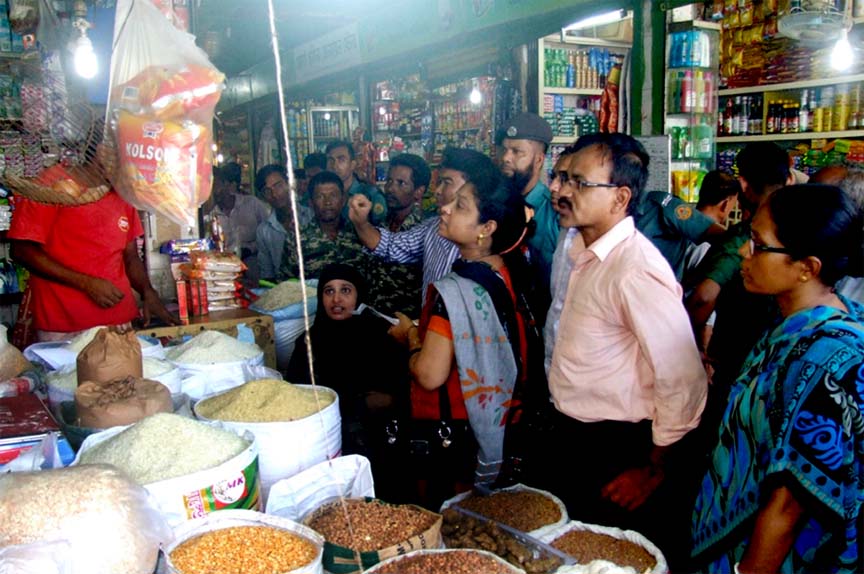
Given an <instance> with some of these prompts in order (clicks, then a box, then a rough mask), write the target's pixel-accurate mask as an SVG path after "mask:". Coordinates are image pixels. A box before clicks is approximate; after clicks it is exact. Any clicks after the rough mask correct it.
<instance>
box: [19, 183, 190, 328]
mask: <svg viewBox="0 0 864 574" xmlns="http://www.w3.org/2000/svg"><path fill="white" fill-rule="evenodd" d="M143 233H144V229H143V227H142V226H141V220H140V218H139V217H138V213H137V212H136V211H135V209H134V208H133V207H132V206H130V205H129V204H128V203H126V202H125V201H123V199H121V198H120V196H119V195H117V194H116V193H115V192H113V191H112V192H110V193H108V194H106V195H105V197H103V198H102V199H100V200H98V201H94V202H93V203H88V204H86V205H79V206H72V207H69V206H60V205H47V204H43V203H37V202H34V201H30V200H28V199H25V198H19V199H17V200H16V202H15V212H14V216H13V217H12V228H11V229H10V231H9V238H10V239H13V240H14V241H13V243H12V257H13V258H14V259H15V261H17V262H18V263H20V264H22V265H24V266H25V267H27V268H28V269H29V270H30V273H31V279H30V289H31V295H32V303H31V308H32V310H33V322H34V325H33V326H34V327H35V328H36V330H37V337H38V338H39V339H40V340H56V339H62V338H68V337H71V336H72V335H74V334H76V333H78V332H80V331H83V330H85V329H89V328H90V327H95V326H98V325H126V324H128V323H130V322H131V321H132V320H133V319H135V318H136V317H138V306H137V304H136V302H135V298H134V297H133V295H132V289H135V290H136V291H137V292H138V293H139V295H141V300H142V303H143V305H142V307H143V319H144V325H147V324H149V322H150V316H151V314H153V315H156V316H157V317H159V318H160V319H162V320H163V321H165V322H166V323H169V324H173V323H175V322H176V320H175V319H174V318H173V317H172V316H171V314H170V313H168V311H167V310H166V309H165V307H164V305H162V302H161V301H160V300H159V295H158V294H157V293H156V291H155V290H154V289H153V286H152V285H151V284H150V279H149V278H148V277H147V271H146V270H145V269H144V263H143V262H142V261H141V258H140V257H139V256H138V248H137V246H136V238H137V237H138V236H140V235H142V234H143Z"/></svg>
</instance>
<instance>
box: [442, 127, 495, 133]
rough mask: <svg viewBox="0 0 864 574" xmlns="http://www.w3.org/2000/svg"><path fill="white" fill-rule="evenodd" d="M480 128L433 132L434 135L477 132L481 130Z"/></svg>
mask: <svg viewBox="0 0 864 574" xmlns="http://www.w3.org/2000/svg"><path fill="white" fill-rule="evenodd" d="M482 129H483V127H482V126H476V127H473V128H459V129H455V130H435V133H436V134H452V133H456V132H476V131H477V130H482Z"/></svg>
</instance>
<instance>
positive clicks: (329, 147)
mask: <svg viewBox="0 0 864 574" xmlns="http://www.w3.org/2000/svg"><path fill="white" fill-rule="evenodd" d="M340 147H347V148H348V157H350V158H351V159H354V145H353V144H352V143H351V142H349V141H346V140H336V141H332V142H330V143H329V144H327V149H325V150H324V151H325V152H326V153H330V152H331V151H333V150H334V149H339V148H340ZM304 165H305V164H304ZM306 167H308V166H306ZM324 169H327V164H326V162H325V164H324Z"/></svg>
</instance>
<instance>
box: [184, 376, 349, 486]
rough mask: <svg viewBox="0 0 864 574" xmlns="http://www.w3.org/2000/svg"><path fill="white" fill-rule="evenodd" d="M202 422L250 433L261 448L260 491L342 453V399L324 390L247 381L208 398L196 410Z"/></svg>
mask: <svg viewBox="0 0 864 574" xmlns="http://www.w3.org/2000/svg"><path fill="white" fill-rule="evenodd" d="M193 410H194V413H195V416H196V417H198V418H199V419H201V420H204V421H214V420H216V421H220V422H221V423H222V425H223V426H224V427H226V428H229V429H233V430H235V431H236V432H243V431H249V432H251V433H252V434H254V435H255V442H256V443H257V444H258V457H259V458H258V465H259V469H260V475H261V489H262V492H263V500H264V501H265V503H266V500H267V494H268V493H269V491H270V487H271V486H272V485H273V483H275V482H276V481H278V480H281V479H283V478H288V477H290V476H294V475H295V474H297V473H298V472H300V471H303V470H305V469H307V468H310V467H312V466H314V465H316V464H318V463H319V462H324V461H325V460H328V459H331V458H334V457H336V456H338V455H339V453H340V452H341V450H342V432H341V425H342V420H341V417H340V415H339V398H338V396H337V395H336V393H335V392H334V391H332V390H331V389H328V388H326V387H320V386H319V387H317V392H316V388H313V387H312V386H311V385H293V384H291V383H288V382H286V381H282V380H276V379H260V380H253V381H249V382H246V383H244V384H242V385H240V386H239V387H235V388H233V389H231V390H229V391H226V392H223V393H218V394H215V395H212V396H210V397H206V398H204V399H202V400H200V401H198V403H196V404H195V406H194V407H193Z"/></svg>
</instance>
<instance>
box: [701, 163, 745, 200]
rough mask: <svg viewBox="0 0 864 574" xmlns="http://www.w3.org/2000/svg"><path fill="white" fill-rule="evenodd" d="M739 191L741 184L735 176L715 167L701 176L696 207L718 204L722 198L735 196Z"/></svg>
mask: <svg viewBox="0 0 864 574" xmlns="http://www.w3.org/2000/svg"><path fill="white" fill-rule="evenodd" d="M739 193H741V184H740V183H739V182H738V180H737V179H736V178H734V177H732V176H731V175H729V174H728V173H723V172H722V171H720V170H717V169H715V170H713V171H709V172H708V173H706V174H705V177H703V178H702V185H701V186H700V187H699V202H698V203H697V204H696V209H703V208H705V207H708V206H711V205H719V204H720V203H721V202H722V201H723V200H724V199H727V198H729V197H736V196H737V195H738V194H739Z"/></svg>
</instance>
